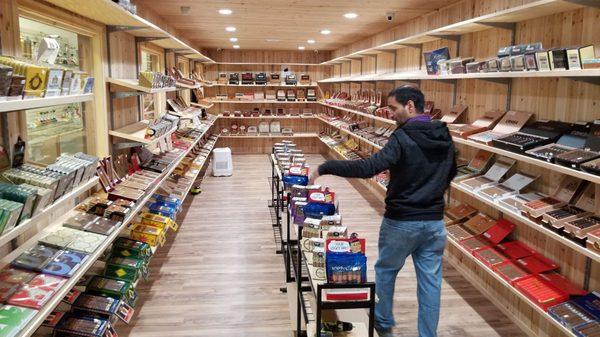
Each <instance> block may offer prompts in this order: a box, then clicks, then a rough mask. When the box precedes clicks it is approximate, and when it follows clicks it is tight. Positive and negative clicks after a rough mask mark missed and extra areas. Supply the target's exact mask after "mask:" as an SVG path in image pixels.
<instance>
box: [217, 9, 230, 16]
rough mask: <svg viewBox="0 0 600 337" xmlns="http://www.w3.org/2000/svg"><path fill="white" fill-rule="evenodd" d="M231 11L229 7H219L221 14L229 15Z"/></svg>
mask: <svg viewBox="0 0 600 337" xmlns="http://www.w3.org/2000/svg"><path fill="white" fill-rule="evenodd" d="M231 13H233V11H232V10H231V9H227V8H223V9H219V14H221V15H231Z"/></svg>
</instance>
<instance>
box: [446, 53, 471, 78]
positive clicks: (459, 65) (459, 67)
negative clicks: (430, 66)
mask: <svg viewBox="0 0 600 337" xmlns="http://www.w3.org/2000/svg"><path fill="white" fill-rule="evenodd" d="M473 61H475V59H474V58H472V57H466V58H458V59H452V60H450V62H449V70H450V73H451V74H466V73H467V64H469V63H471V62H473Z"/></svg>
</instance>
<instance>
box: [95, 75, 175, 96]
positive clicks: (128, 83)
mask: <svg viewBox="0 0 600 337" xmlns="http://www.w3.org/2000/svg"><path fill="white" fill-rule="evenodd" d="M106 82H108V83H111V84H114V85H118V86H120V87H125V88H129V89H133V90H135V91H141V92H145V93H148V94H157V93H160V92H171V91H176V90H177V88H176V87H168V88H158V89H156V88H148V87H144V86H141V85H139V81H138V80H134V79H117V78H111V77H109V78H107V79H106Z"/></svg>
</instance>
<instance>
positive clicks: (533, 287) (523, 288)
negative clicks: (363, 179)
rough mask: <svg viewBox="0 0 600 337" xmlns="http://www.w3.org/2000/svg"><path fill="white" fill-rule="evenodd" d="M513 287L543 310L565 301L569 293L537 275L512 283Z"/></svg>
mask: <svg viewBox="0 0 600 337" xmlns="http://www.w3.org/2000/svg"><path fill="white" fill-rule="evenodd" d="M514 286H515V288H517V290H519V291H520V292H521V293H522V294H523V295H525V296H527V298H529V299H530V300H531V301H533V302H534V303H535V304H537V306H539V307H540V308H542V309H544V310H546V311H547V310H548V308H550V307H552V306H555V305H557V304H560V303H562V302H565V301H567V300H568V299H569V295H568V294H567V293H565V292H563V291H562V290H560V289H556V288H554V287H553V286H551V285H549V284H548V283H546V282H544V281H543V280H542V279H541V278H540V277H539V276H537V275H532V276H530V277H526V278H523V279H522V280H518V281H516V282H515V283H514Z"/></svg>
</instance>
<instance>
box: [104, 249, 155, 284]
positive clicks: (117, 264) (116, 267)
mask: <svg viewBox="0 0 600 337" xmlns="http://www.w3.org/2000/svg"><path fill="white" fill-rule="evenodd" d="M144 265H145V261H144V260H141V259H134V258H129V257H117V256H113V257H111V258H110V259H109V260H108V261H106V267H105V268H104V276H107V277H110V278H115V279H120V280H124V281H128V282H131V283H135V282H136V281H137V280H138V279H139V277H140V276H141V275H142V273H143V269H144V268H145V266H144Z"/></svg>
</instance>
